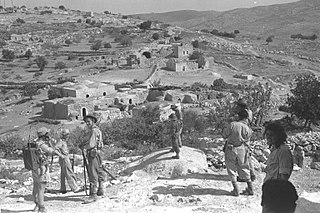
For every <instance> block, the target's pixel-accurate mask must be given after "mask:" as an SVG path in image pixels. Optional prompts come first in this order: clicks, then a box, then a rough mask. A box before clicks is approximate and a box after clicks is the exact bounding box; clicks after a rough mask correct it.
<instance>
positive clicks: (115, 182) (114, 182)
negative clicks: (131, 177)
mask: <svg viewBox="0 0 320 213" xmlns="http://www.w3.org/2000/svg"><path fill="white" fill-rule="evenodd" d="M120 182H121V181H120V180H112V181H110V183H112V184H113V185H116V184H119V183H120Z"/></svg>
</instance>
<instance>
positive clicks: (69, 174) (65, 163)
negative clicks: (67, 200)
mask: <svg viewBox="0 0 320 213" xmlns="http://www.w3.org/2000/svg"><path fill="white" fill-rule="evenodd" d="M60 134H61V139H60V140H59V141H58V143H57V144H56V146H55V147H56V149H58V150H59V151H60V153H61V154H62V155H63V156H64V157H63V158H62V157H59V164H60V167H61V176H60V180H61V182H60V184H61V185H60V192H61V193H62V194H65V193H67V189H66V179H67V182H68V184H69V186H70V188H71V190H72V191H73V192H74V193H78V192H80V191H81V188H80V187H79V186H78V185H77V180H76V176H75V174H74V173H73V171H72V166H71V163H70V159H69V150H68V145H67V141H68V139H69V135H70V131H69V130H68V129H62V130H61V133H60Z"/></svg>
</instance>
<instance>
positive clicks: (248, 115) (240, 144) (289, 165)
mask: <svg viewBox="0 0 320 213" xmlns="http://www.w3.org/2000/svg"><path fill="white" fill-rule="evenodd" d="M235 113H236V114H237V119H236V120H235V121H233V122H231V124H230V125H227V126H226V127H225V128H224V130H223V133H222V135H223V137H224V138H225V139H226V142H225V146H224V153H225V163H226V167H227V172H228V175H229V177H230V180H231V183H232V186H233V190H232V191H231V194H232V195H234V196H240V195H249V196H250V195H253V194H254V190H253V184H252V181H253V179H254V178H253V177H254V174H253V166H252V162H251V153H250V150H251V147H250V138H251V136H252V133H253V131H252V129H251V127H250V122H251V119H252V112H251V111H250V110H249V108H248V106H247V104H246V102H245V101H244V100H243V99H240V100H239V101H238V102H237V103H236V107H235ZM264 137H265V139H266V141H267V144H268V146H269V149H270V155H269V157H268V159H267V162H266V168H265V173H266V176H265V178H264V180H263V187H262V191H263V195H262V203H261V205H262V206H263V209H264V211H263V212H268V213H269V212H270V213H271V212H274V213H276V212H286V213H287V212H294V209H295V202H296V200H297V199H298V197H297V193H296V190H295V188H294V186H293V185H292V183H290V182H289V181H288V180H289V178H290V176H291V173H292V171H293V156H292V152H291V150H290V147H289V146H288V145H287V144H286V139H287V134H286V132H285V130H284V128H283V127H282V126H281V125H280V124H278V123H276V122H270V123H268V124H267V125H266V126H265V131H264ZM238 176H239V179H241V180H244V181H245V182H246V183H247V187H246V188H245V190H244V191H242V192H240V191H239V186H238V183H237V180H238V179H237V177H238ZM277 187H278V188H277ZM279 187H282V188H279ZM283 189H285V190H284V191H286V193H288V194H287V195H286V194H283V193H284V191H282V190H283ZM272 190H273V191H272ZM276 192H278V193H276ZM280 201H281V202H280ZM288 202H289V203H288ZM289 204H290V205H289ZM285 208H287V209H286V210H284V209H285ZM276 209H282V210H281V211H276Z"/></svg>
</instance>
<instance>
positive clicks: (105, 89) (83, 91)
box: [53, 81, 116, 98]
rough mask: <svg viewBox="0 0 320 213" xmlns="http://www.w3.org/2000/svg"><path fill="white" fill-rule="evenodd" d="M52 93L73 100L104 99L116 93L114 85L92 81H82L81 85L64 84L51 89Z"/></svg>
mask: <svg viewBox="0 0 320 213" xmlns="http://www.w3.org/2000/svg"><path fill="white" fill-rule="evenodd" d="M53 91H54V92H55V93H56V94H57V95H58V96H61V97H74V98H90V97H104V96H107V95H109V94H112V93H115V92H116V90H115V88H114V85H111V84H104V83H99V82H93V81H84V82H82V83H71V82H66V83H64V84H62V85H58V86H55V87H53Z"/></svg>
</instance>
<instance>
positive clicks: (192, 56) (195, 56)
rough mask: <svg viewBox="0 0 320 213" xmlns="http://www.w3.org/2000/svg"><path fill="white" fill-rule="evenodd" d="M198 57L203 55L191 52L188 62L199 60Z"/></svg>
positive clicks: (198, 52)
mask: <svg viewBox="0 0 320 213" xmlns="http://www.w3.org/2000/svg"><path fill="white" fill-rule="evenodd" d="M200 56H203V53H202V52H200V51H197V50H196V51H193V52H192V54H191V55H190V56H189V60H196V59H199V58H200Z"/></svg>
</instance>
